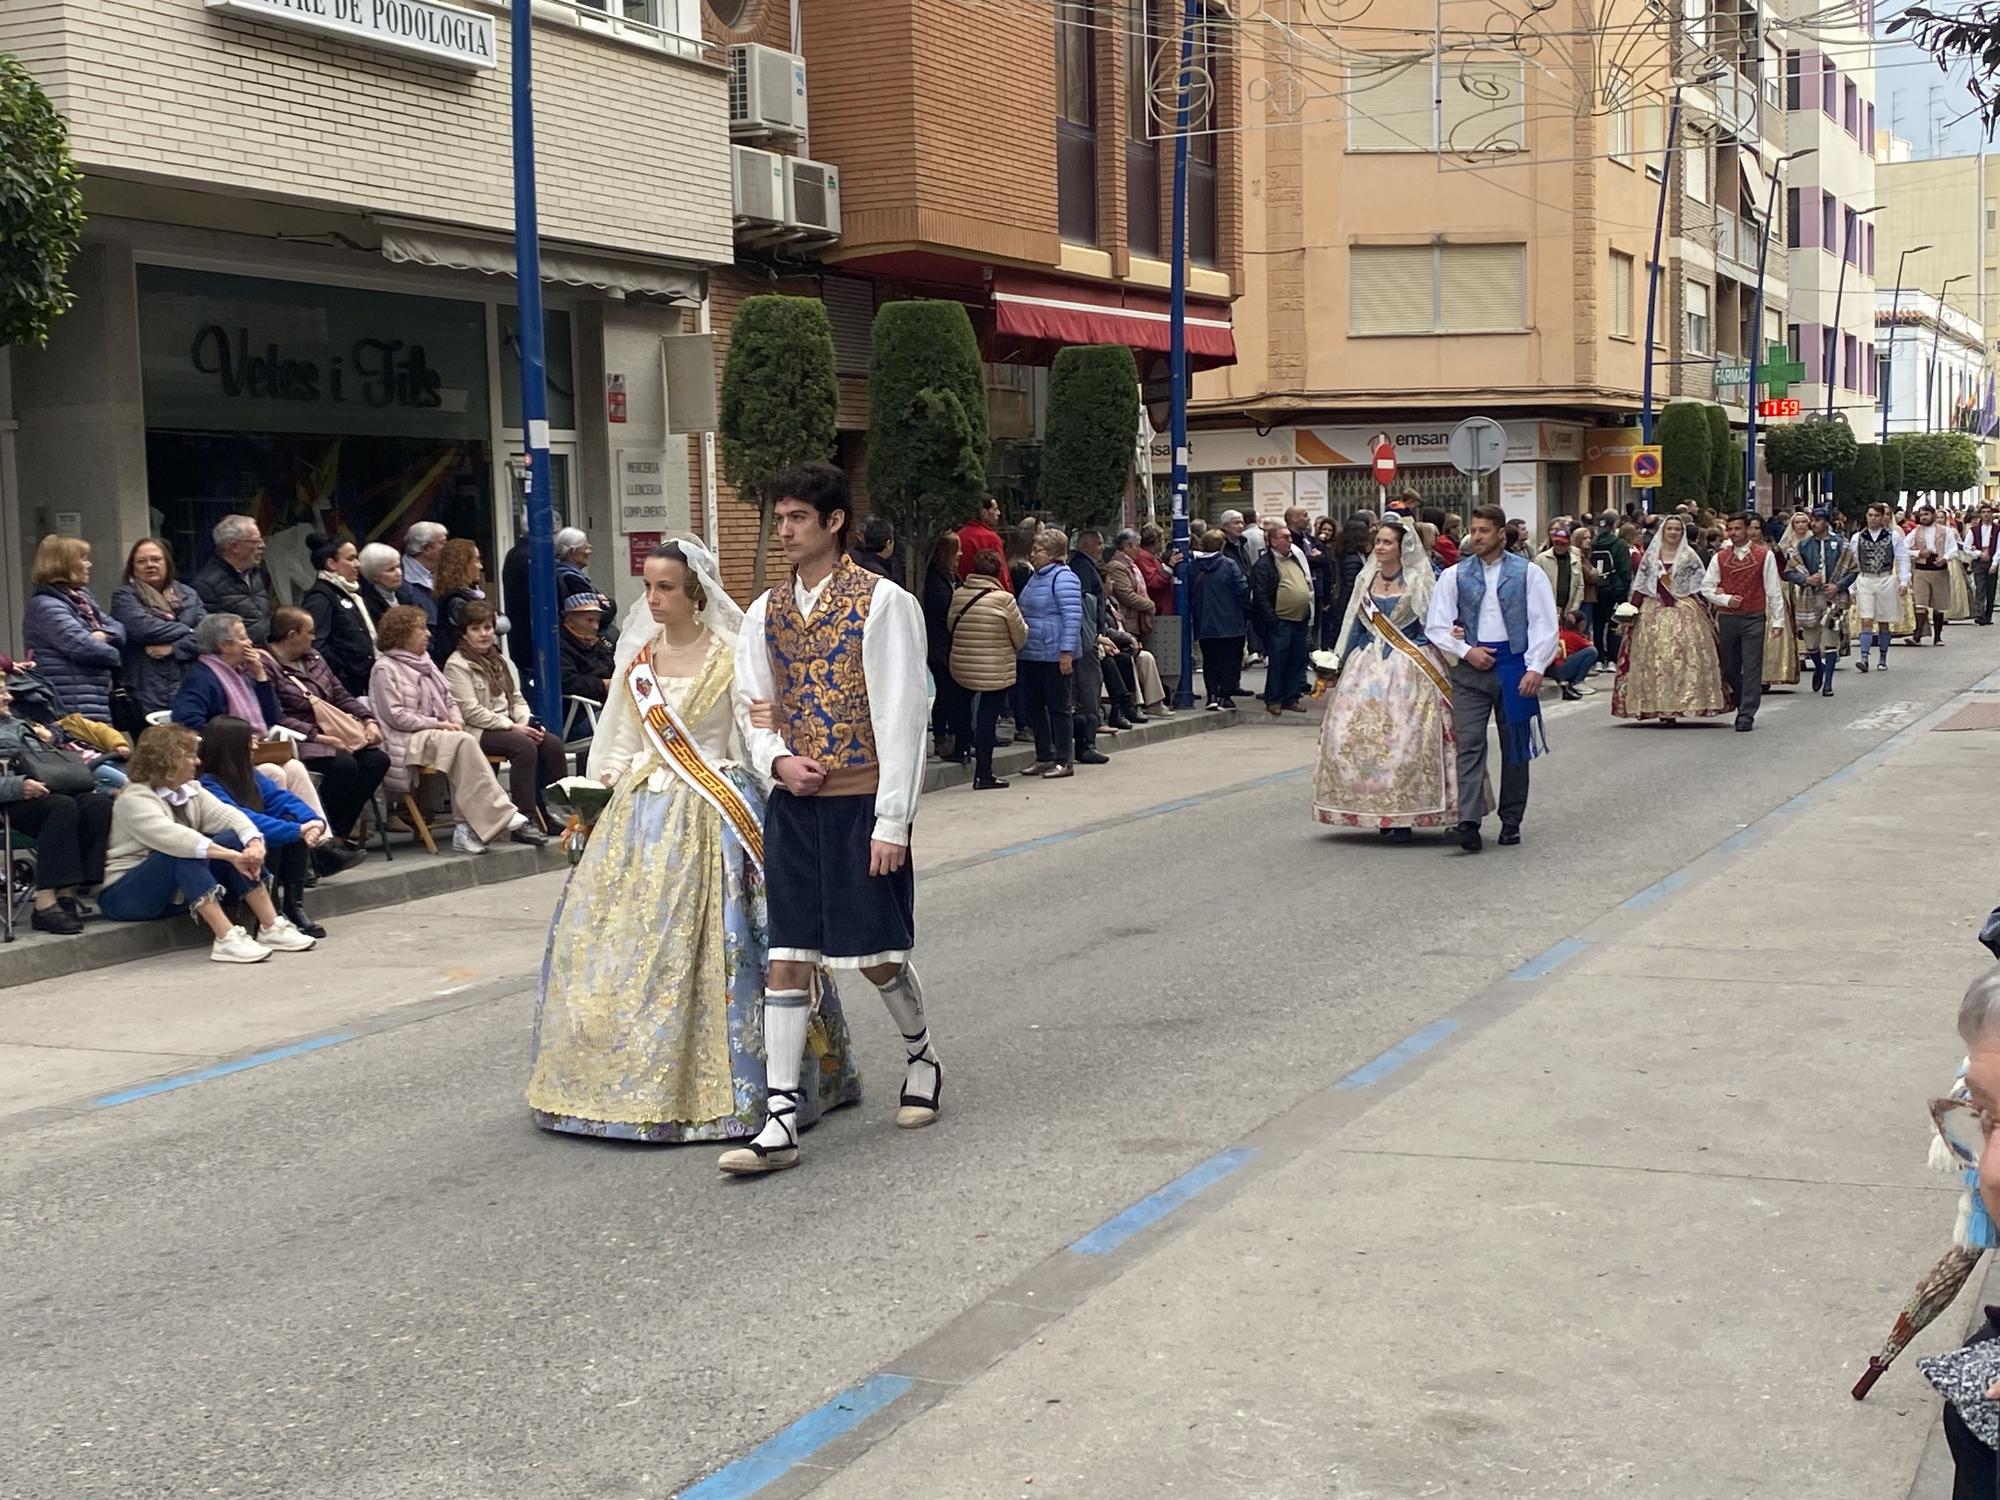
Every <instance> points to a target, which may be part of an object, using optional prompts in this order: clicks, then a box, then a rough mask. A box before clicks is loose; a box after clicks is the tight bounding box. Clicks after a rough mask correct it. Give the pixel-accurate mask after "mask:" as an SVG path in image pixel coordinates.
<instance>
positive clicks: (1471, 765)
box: [1313, 505, 1556, 853]
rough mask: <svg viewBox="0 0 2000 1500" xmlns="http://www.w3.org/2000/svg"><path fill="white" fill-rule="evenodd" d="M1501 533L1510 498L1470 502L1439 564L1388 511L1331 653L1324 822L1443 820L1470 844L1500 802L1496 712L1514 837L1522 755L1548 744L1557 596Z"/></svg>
mask: <svg viewBox="0 0 2000 1500" xmlns="http://www.w3.org/2000/svg"><path fill="white" fill-rule="evenodd" d="M1506 534H1507V518H1506V514H1505V512H1503V511H1502V510H1501V509H1500V508H1499V507H1498V506H1488V505H1482V506H1478V507H1475V508H1474V510H1473V511H1472V515H1471V522H1470V526H1469V529H1468V530H1467V532H1466V547H1465V552H1466V555H1465V556H1464V557H1462V558H1461V559H1460V560H1459V561H1458V562H1456V563H1454V564H1453V565H1452V566H1450V567H1448V568H1445V569H1444V570H1443V571H1442V572H1439V573H1435V574H1434V573H1433V572H1432V568H1431V560H1430V558H1429V556H1428V555H1427V554H1426V551H1425V548H1424V545H1423V542H1422V540H1421V539H1420V537H1419V534H1418V531H1417V529H1416V526H1415V525H1414V524H1413V523H1412V522H1410V521H1408V520H1406V519H1402V518H1398V517H1396V516H1393V515H1392V516H1390V517H1388V518H1386V519H1384V520H1383V522H1382V523H1381V525H1380V526H1378V527H1377V528H1376V532H1375V546H1374V550H1373V552H1372V553H1371V555H1370V557H1369V560H1368V562H1367V563H1366V564H1365V565H1364V567H1363V568H1362V571H1361V574H1360V576H1359V577H1358V578H1357V579H1356V580H1355V585H1354V596H1353V601H1352V602H1351V603H1350V604H1349V606H1348V609H1347V614H1346V617H1345V618H1344V619H1343V620H1342V622H1341V625H1340V631H1339V634H1338V635H1337V636H1336V637H1335V638H1334V649H1333V652H1332V653H1331V656H1332V665H1331V668H1330V670H1331V673H1332V675H1333V688H1332V692H1331V696H1330V698H1329V701H1328V703H1327V706H1326V715H1325V718H1324V719H1323V720H1322V723H1321V729H1320V753H1319V761H1318V766H1317V768H1316V771H1315V774H1314V778H1313V816H1314V817H1315V818H1316V819H1317V820H1318V821H1319V822H1321V823H1326V824H1331V825H1333V826H1336V827H1347V828H1373V829H1376V830H1377V831H1378V832H1379V834H1380V836H1381V837H1383V838H1385V839H1389V840H1392V841H1395V842H1399V843H1409V842H1411V841H1412V840H1413V839H1414V838H1415V833H1414V830H1416V829H1419V828H1441V827H1451V828H1453V829H1455V830H1456V833H1457V836H1458V843H1459V847H1460V848H1461V849H1463V850H1465V851H1466V852H1467V853H1476V852H1477V851H1478V850H1479V849H1480V848H1481V847H1482V835H1481V832H1480V824H1481V823H1482V822H1483V821H1484V819H1485V818H1486V816H1487V815H1488V814H1489V813H1491V812H1493V811H1494V810H1495V801H1494V796H1493V784H1492V781H1491V779H1490V777H1489V776H1488V774H1487V731H1488V726H1489V724H1493V723H1496V722H1497V724H1498V726H1499V731H1500V750H1501V754H1500V796H1499V801H1498V811H1499V814H1500V842H1501V843H1502V844H1503V845H1513V844H1518V843H1520V841H1521V820H1522V817H1523V815H1524V814H1525V813H1526V812H1527V808H1528V763H1529V762H1530V761H1531V760H1533V759H1534V758H1535V757H1536V756H1538V755H1540V754H1541V753H1542V752H1543V751H1544V750H1546V749H1547V748H1548V741H1547V738H1546V736H1545V734H1544V733H1543V729H1542V719H1541V697H1540V694H1541V687H1542V674H1543V673H1544V672H1545V671H1546V670H1547V669H1548V665H1549V662H1550V661H1551V660H1552V659H1553V658H1554V656H1555V651H1556V603H1555V591H1554V588H1553V587H1552V586H1551V585H1550V583H1549V580H1548V576H1547V574H1545V573H1544V572H1543V571H1542V570H1541V569H1540V568H1538V567H1536V566H1535V565H1534V564H1533V563H1532V562H1530V561H1529V560H1528V559H1526V558H1524V557H1521V556H1520V555H1519V554H1517V553H1513V552H1509V551H1508V550H1507V547H1506ZM1326 655H1327V654H1326V653H1322V654H1321V669H1322V671H1327V670H1329V669H1328V666H1327V664H1326V661H1325V657H1326Z"/></svg>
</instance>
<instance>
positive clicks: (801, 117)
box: [729, 42, 806, 141]
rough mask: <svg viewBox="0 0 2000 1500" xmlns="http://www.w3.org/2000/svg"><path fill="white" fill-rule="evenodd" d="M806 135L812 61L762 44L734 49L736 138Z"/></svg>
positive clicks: (731, 86) (731, 80)
mask: <svg viewBox="0 0 2000 1500" xmlns="http://www.w3.org/2000/svg"><path fill="white" fill-rule="evenodd" d="M805 133H806V60H805V59H804V58H803V57H800V56H799V55H798V54H797V53H795V52H780V51H779V50H778V49H777V48H776V47H765V46H761V45H759V44H758V43H756V42H739V43H737V44H736V45H735V46H733V47H731V48H730V49H729V135H730V138H731V139H732V140H762V139H765V138H768V137H778V138H780V139H783V140H792V141H795V140H798V139H799V138H800V137H802V136H803V135H804V134H805Z"/></svg>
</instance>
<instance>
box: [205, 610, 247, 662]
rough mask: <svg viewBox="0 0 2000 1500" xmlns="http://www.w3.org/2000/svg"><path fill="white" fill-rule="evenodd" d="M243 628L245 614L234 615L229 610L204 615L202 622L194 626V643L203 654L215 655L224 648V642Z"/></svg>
mask: <svg viewBox="0 0 2000 1500" xmlns="http://www.w3.org/2000/svg"><path fill="white" fill-rule="evenodd" d="M242 628H243V616H241V615H232V614H230V613H229V612H228V611H227V610H224V611H222V612H221V613H220V614H213V615H203V616H202V617H201V623H200V624H198V625H196V626H195V628H194V643H195V647H196V649H197V650H199V651H200V652H201V654H202V655H203V656H213V655H215V653H216V652H218V651H220V650H221V649H222V643H223V642H224V641H227V640H231V639H233V638H234V637H235V635H236V632H237V631H239V630H241V629H242Z"/></svg>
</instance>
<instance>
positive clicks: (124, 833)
mask: <svg viewBox="0 0 2000 1500" xmlns="http://www.w3.org/2000/svg"><path fill="white" fill-rule="evenodd" d="M231 618H232V619H233V618H234V616H231ZM237 623H238V624H241V621H238V622H237ZM199 749H200V741H199V740H197V739H196V737H195V734H194V731H193V730H191V729H187V728H185V727H183V726H182V725H179V724H155V725H154V726H153V727H152V728H150V729H148V730H147V731H146V732H145V733H144V734H142V735H140V736H139V743H138V746H137V747H136V748H135V749H134V750H133V752H132V765H131V772H132V784H131V785H130V786H128V787H126V788H125V790H124V791H122V792H120V793H119V794H118V800H117V802H116V804H115V805H114V806H113V807H112V809H111V844H110V848H109V850H108V852H107V853H106V856H105V861H104V877H105V883H104V889H103V890H102V891H100V892H99V893H98V897H97V904H98V906H99V908H100V909H101V910H102V911H103V913H104V915H105V916H107V917H109V918H110V919H111V920H112V921H114V922H151V921H155V920H157V919H158V918H160V917H164V916H166V915H167V914H168V913H169V912H173V911H177V910H182V909H185V910H187V911H188V912H190V913H191V914H192V915H193V917H194V919H195V920H196V921H198V922H200V923H202V924H203V925H204V926H205V927H207V928H208V930H209V932H210V934H211V935H213V937H214V939H215V941H214V944H213V945H212V946H211V947H210V948H209V950H208V956H209V957H210V958H211V959H213V960H214V961H215V962H216V963H223V964H256V963H262V962H263V961H264V960H265V959H267V958H269V957H270V956H271V955H272V954H273V953H303V952H305V951H306V950H307V949H308V948H310V947H312V946H313V940H312V939H311V938H309V937H307V936H306V935H305V934H304V933H303V932H300V931H299V930H298V928H296V927H294V926H293V925H292V923H291V922H290V921H289V920H288V919H287V918H285V917H283V916H280V915H279V913H278V909H277V908H276V907H275V906H273V905H272V904H271V896H270V893H269V892H268V891H266V890H265V889H264V886H263V881H262V876H263V873H264V841H263V839H261V838H260V837H258V834H257V827H256V825H255V824H254V823H252V822H251V821H250V819H249V818H248V817H246V816H245V815H244V814H243V813H241V812H239V811H237V809H235V808H233V807H230V806H228V805H226V804H225V803H223V802H222V801H221V800H220V799H219V798H217V797H216V796H215V795H214V794H213V793H211V792H209V791H207V790H205V789H204V788H203V787H202V785H201V783H200V782H199V781H197V780H196V779H195V778H196V775H197V773H198V772H199V769H200V757H199ZM224 901H240V902H241V903H242V906H243V909H244V911H246V912H247V913H248V914H249V915H250V917H251V918H252V919H253V920H254V921H255V922H256V923H257V935H256V937H254V938H253V937H251V936H250V934H249V933H248V932H246V931H245V930H244V929H243V928H242V927H240V926H238V925H236V924H235V923H233V922H231V921H230V919H229V917H228V915H227V914H226V913H225V912H224V911H223V906H222V904H223V902H224Z"/></svg>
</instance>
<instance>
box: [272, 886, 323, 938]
mask: <svg viewBox="0 0 2000 1500" xmlns="http://www.w3.org/2000/svg"><path fill="white" fill-rule="evenodd" d="M278 914H279V915H280V916H282V917H283V918H284V919H285V920H286V921H287V922H290V923H291V924H292V925H293V926H294V927H296V928H298V930H299V931H300V932H303V933H304V934H305V935H306V936H307V937H309V938H323V937H325V936H326V929H325V928H324V927H322V926H320V925H319V923H317V922H315V921H314V920H313V919H312V918H311V917H309V916H307V915H306V909H305V907H304V906H303V905H302V904H301V903H300V901H299V899H298V897H296V896H291V897H288V898H286V899H285V900H283V901H280V902H279V903H278Z"/></svg>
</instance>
